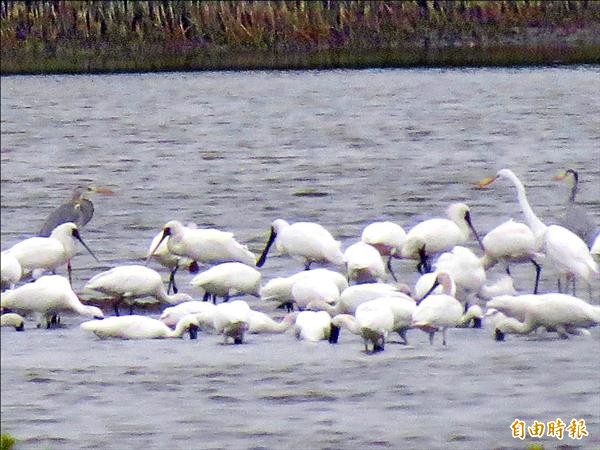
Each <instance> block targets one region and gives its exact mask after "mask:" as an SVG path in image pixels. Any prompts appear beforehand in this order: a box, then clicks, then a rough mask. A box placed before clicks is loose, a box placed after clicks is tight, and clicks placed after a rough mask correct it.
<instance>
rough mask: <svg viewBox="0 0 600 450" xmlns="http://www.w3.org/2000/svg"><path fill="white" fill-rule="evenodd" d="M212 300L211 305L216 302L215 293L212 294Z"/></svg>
mask: <svg viewBox="0 0 600 450" xmlns="http://www.w3.org/2000/svg"><path fill="white" fill-rule="evenodd" d="M212 302H213V305H216V304H217V294H213V295H212Z"/></svg>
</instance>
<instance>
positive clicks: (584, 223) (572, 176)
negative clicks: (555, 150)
mask: <svg viewBox="0 0 600 450" xmlns="http://www.w3.org/2000/svg"><path fill="white" fill-rule="evenodd" d="M554 179H555V180H556V181H563V180H565V181H567V183H569V184H570V186H571V192H570V194H569V200H568V203H567V205H566V207H565V212H564V215H563V217H562V220H561V225H562V226H564V227H565V228H567V229H569V230H571V231H572V232H573V233H575V234H576V235H577V236H579V237H580V238H581V239H582V240H583V242H585V243H586V244H588V245H591V243H592V241H593V239H594V235H595V233H596V232H597V231H598V229H597V227H596V226H595V225H594V223H593V222H592V220H591V219H590V217H589V215H588V212H587V210H586V208H585V207H584V206H583V205H582V204H580V203H577V202H576V200H575V197H576V196H577V192H578V190H579V174H578V173H577V171H576V170H573V169H567V170H565V171H564V172H562V173H560V174H559V175H557V176H555V177H554Z"/></svg>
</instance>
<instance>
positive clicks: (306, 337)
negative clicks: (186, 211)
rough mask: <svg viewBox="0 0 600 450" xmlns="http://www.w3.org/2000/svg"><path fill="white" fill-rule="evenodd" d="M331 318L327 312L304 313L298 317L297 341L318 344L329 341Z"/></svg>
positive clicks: (295, 325) (295, 328)
mask: <svg viewBox="0 0 600 450" xmlns="http://www.w3.org/2000/svg"><path fill="white" fill-rule="evenodd" d="M330 333H331V316H330V315H329V314H327V313H326V312H325V311H302V312H300V313H298V315H297V316H296V323H295V324H294V334H295V336H296V338H297V339H299V340H303V341H309V342H318V341H322V340H327V339H329V336H330Z"/></svg>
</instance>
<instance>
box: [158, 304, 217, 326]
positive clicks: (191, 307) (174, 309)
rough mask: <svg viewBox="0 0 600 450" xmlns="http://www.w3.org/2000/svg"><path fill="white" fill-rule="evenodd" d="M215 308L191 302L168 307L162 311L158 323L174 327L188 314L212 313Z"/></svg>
mask: <svg viewBox="0 0 600 450" xmlns="http://www.w3.org/2000/svg"><path fill="white" fill-rule="evenodd" d="M215 308H216V305H214V304H213V303H210V302H203V301H197V300H191V301H189V302H183V303H179V304H177V305H174V306H168V307H167V308H165V309H163V312H162V313H161V315H160V321H161V322H163V323H164V324H165V325H167V326H169V327H174V326H175V325H177V322H179V320H180V319H181V318H182V317H183V316H186V315H188V314H198V313H201V312H203V311H213V310H214V309H215Z"/></svg>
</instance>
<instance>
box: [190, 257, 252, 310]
mask: <svg viewBox="0 0 600 450" xmlns="http://www.w3.org/2000/svg"><path fill="white" fill-rule="evenodd" d="M260 280H261V274H260V272H259V271H258V270H256V269H255V268H254V267H250V266H248V265H246V264H243V263H240V262H228V263H221V264H217V265H216V266H213V267H211V268H210V269H207V270H205V271H204V272H201V273H199V274H198V275H196V276H195V277H194V278H192V281H190V284H191V285H192V286H194V287H196V288H200V289H202V290H204V293H205V294H204V300H208V298H209V296H211V295H212V301H213V303H216V302H217V297H222V298H223V301H225V302H226V301H228V300H229V299H230V298H231V297H235V296H238V295H253V296H255V297H260Z"/></svg>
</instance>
